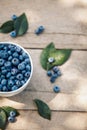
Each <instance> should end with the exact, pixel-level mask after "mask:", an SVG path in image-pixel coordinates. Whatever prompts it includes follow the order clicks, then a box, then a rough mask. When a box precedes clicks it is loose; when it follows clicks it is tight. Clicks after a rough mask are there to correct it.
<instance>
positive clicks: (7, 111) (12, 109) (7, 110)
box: [2, 106, 19, 117]
mask: <svg viewBox="0 0 87 130" xmlns="http://www.w3.org/2000/svg"><path fill="white" fill-rule="evenodd" d="M2 109H3V110H4V111H5V113H6V115H7V116H8V117H9V114H10V112H11V111H14V112H16V116H18V115H19V112H18V111H17V110H16V109H15V108H13V107H9V106H3V107H2Z"/></svg>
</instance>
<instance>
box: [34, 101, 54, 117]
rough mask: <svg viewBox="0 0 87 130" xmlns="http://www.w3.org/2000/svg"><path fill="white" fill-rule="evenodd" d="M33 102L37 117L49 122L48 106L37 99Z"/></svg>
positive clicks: (49, 111) (49, 112)
mask: <svg viewBox="0 0 87 130" xmlns="http://www.w3.org/2000/svg"><path fill="white" fill-rule="evenodd" d="M34 102H35V103H36V105H37V108H38V113H39V115H40V116H42V117H43V118H46V119H48V120H51V110H50V108H49V106H48V105H47V104H46V103H45V102H43V101H41V100H39V99H35V100H34Z"/></svg>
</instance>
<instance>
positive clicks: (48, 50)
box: [40, 43, 55, 70]
mask: <svg viewBox="0 0 87 130" xmlns="http://www.w3.org/2000/svg"><path fill="white" fill-rule="evenodd" d="M54 51H55V46H54V44H53V43H50V44H49V45H48V46H46V48H44V49H43V51H42V53H41V55H40V63H41V65H42V67H43V68H44V69H46V70H47V62H48V58H49V53H52V52H54Z"/></svg>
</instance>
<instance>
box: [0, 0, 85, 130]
mask: <svg viewBox="0 0 87 130" xmlns="http://www.w3.org/2000/svg"><path fill="white" fill-rule="evenodd" d="M23 12H25V13H26V15H27V18H28V21H29V30H28V32H27V34H26V35H24V36H22V37H18V38H11V37H10V36H9V34H0V41H11V42H16V43H18V44H19V45H22V46H23V47H24V48H26V50H27V51H29V52H30V54H31V57H32V60H33V64H34V72H33V76H32V79H31V81H30V84H29V85H28V87H27V88H26V89H25V90H24V91H23V92H22V93H20V94H18V95H17V96H13V97H9V98H2V97H0V106H3V105H10V106H13V107H15V108H17V109H18V110H19V112H20V116H19V117H18V118H17V121H16V123H14V124H9V125H8V126H7V130H87V123H86V122H87V1H86V0H70V1H69V0H44V1H41V0H32V1H31V0H12V1H9V0H1V1H0V25H1V24H2V23H3V22H5V21H7V20H8V19H10V18H11V16H12V14H17V15H20V14H22V13H23ZM39 25H44V26H45V28H46V29H45V31H44V33H43V34H41V35H40V36H36V35H35V34H34V30H35V29H36V28H37V27H38V26H39ZM50 42H54V43H55V46H56V48H72V49H73V52H72V54H71V57H70V59H69V60H68V61H67V62H66V63H65V64H64V65H62V66H61V67H60V69H61V72H62V76H61V77H60V78H59V79H57V80H56V82H55V83H54V84H51V83H50V81H49V78H48V77H47V76H46V71H45V70H43V69H42V67H41V65H40V61H39V57H40V54H41V51H42V49H43V48H44V47H45V46H46V45H47V44H48V43H50ZM55 84H56V85H59V86H60V88H61V92H60V93H59V94H55V93H54V92H53V86H54V85H55ZM35 98H39V99H42V100H43V101H45V102H46V103H47V104H48V105H49V106H50V108H51V110H52V120H51V121H48V120H46V119H43V118H42V117H40V116H39V115H38V113H37V108H36V106H35V104H34V102H33V99H35Z"/></svg>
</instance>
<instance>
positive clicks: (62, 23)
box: [0, 0, 87, 34]
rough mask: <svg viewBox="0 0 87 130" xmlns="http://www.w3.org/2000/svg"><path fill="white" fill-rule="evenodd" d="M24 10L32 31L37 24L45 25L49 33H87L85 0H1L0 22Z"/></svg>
mask: <svg viewBox="0 0 87 130" xmlns="http://www.w3.org/2000/svg"><path fill="white" fill-rule="evenodd" d="M5 9H6V10H5ZM6 12H7V13H6ZM23 12H25V13H26V15H27V18H28V20H29V23H30V30H29V31H30V32H34V30H35V29H36V28H37V26H39V25H44V26H45V28H46V32H49V33H52V32H53V33H54V32H56V33H74V34H87V26H86V23H87V18H86V15H87V14H86V12H87V6H86V3H85V4H84V1H79V0H78V1H74V2H73V0H71V2H69V1H67V0H62V1H61V0H55V1H53V0H44V1H40V0H38V1H37V0H32V1H31V0H21V1H20V0H13V1H8V0H3V1H2V0H1V1H0V13H1V15H0V23H3V22H5V21H6V20H8V19H10V17H11V16H12V15H13V14H17V15H20V14H21V13H23Z"/></svg>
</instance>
